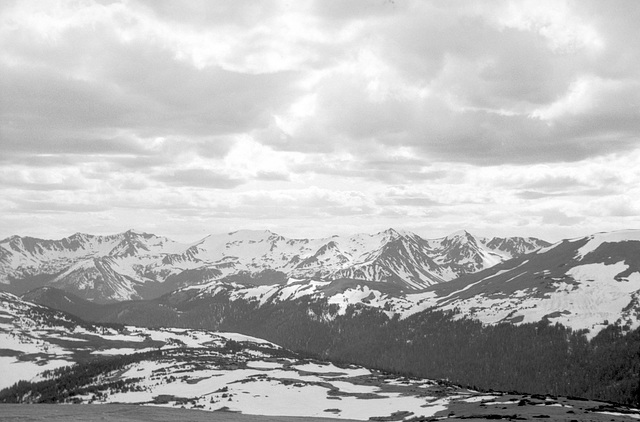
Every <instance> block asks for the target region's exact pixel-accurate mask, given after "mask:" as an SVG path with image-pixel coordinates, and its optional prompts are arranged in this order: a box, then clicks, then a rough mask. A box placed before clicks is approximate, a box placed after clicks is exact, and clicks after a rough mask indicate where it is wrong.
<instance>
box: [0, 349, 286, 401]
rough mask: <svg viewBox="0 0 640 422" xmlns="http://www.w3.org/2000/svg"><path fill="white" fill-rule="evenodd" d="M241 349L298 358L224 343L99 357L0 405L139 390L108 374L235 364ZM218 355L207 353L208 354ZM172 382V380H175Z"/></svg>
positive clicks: (26, 384)
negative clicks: (146, 365)
mask: <svg viewBox="0 0 640 422" xmlns="http://www.w3.org/2000/svg"><path fill="white" fill-rule="evenodd" d="M243 350H247V351H257V352H265V351H267V352H268V353H269V354H270V355H271V356H273V357H283V358H295V357H297V355H296V354H295V353H292V352H290V351H289V350H286V349H271V348H265V347H263V346H261V345H259V344H250V343H240V342H237V341H234V340H225V342H224V344H222V345H217V346H211V347H209V348H208V349H202V348H187V347H185V348H176V349H168V350H152V351H148V352H141V353H134V354H130V355H117V356H100V357H95V358H93V359H90V360H86V361H83V362H80V363H77V364H75V365H72V366H64V367H60V368H56V369H52V370H47V371H44V372H43V373H42V374H41V375H42V377H43V378H45V379H44V380H42V381H37V382H30V381H18V382H17V383H16V384H14V385H13V386H11V387H8V388H5V389H3V390H0V403H69V402H71V403H73V402H76V401H79V396H86V395H93V396H94V397H95V398H99V397H102V396H103V395H104V394H105V393H106V392H109V393H126V392H128V391H141V389H140V387H139V386H136V385H135V384H136V383H137V382H138V381H140V378H127V379H118V380H110V379H109V374H112V373H115V372H117V371H121V370H123V369H125V368H127V367H128V366H129V365H131V364H134V363H137V362H142V361H154V360H161V359H171V360H174V361H179V362H187V363H189V364H191V365H199V364H215V365H218V366H224V365H230V364H237V363H238V361H237V360H236V357H235V356H236V355H237V353H238V352H241V351H243ZM213 351H215V352H217V353H214V354H210V352H213ZM174 380H175V378H174Z"/></svg>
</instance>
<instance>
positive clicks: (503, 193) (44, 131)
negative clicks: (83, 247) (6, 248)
mask: <svg viewBox="0 0 640 422" xmlns="http://www.w3.org/2000/svg"><path fill="white" fill-rule="evenodd" d="M638 22H640V3H638V2H637V1H635V0H630V1H609V2H603V1H575V2H570V1H560V0H553V1H546V2H545V1H539V0H536V1H530V2H528V1H513V2H510V1H494V0H491V1H489V0H487V1H482V2H470V1H423V0H419V1H406V0H393V1H390V0H349V1H344V0H318V1H304V0H301V1H298V0H296V1H253V0H247V1H244V0H243V1H239V0H234V1H224V2H223V1H207V0H189V1H180V2H178V1H168V0H147V1H113V2H112V1H107V0H96V1H88V0H87V1H82V0H77V1H53V0H48V1H33V2H30V1H22V0H20V1H3V2H2V3H0V84H1V86H0V89H1V95H0V238H3V237H6V236H9V235H12V234H23V235H33V236H38V237H53V238H59V237H62V236H67V235H70V234H72V233H73V232H76V231H82V232H90V233H115V232H120V231H123V230H126V229H128V228H131V227H135V228H137V229H140V230H144V231H149V232H154V233H157V234H162V235H167V236H169V237H173V238H176V239H178V240H192V241H195V240H197V239H198V238H199V237H202V236H204V235H206V234H208V233H217V232H225V231H231V230H237V229H242V228H253V229H265V228H268V229H271V230H273V231H276V232H278V233H280V234H283V235H287V236H293V237H295V236H305V237H306V236H325V235H331V234H334V233H340V234H343V233H355V232H374V231H377V230H380V229H384V228H387V227H396V228H405V229H409V230H413V231H415V232H417V233H418V234H420V235H422V236H425V237H438V236H441V235H446V234H448V233H449V232H451V231H454V230H458V229H463V228H464V229H467V230H469V231H471V232H473V233H477V234H480V235H534V236H539V237H543V238H545V239H548V240H558V239H560V238H566V237H574V236H579V235H587V234H591V233H593V232H596V231H603V230H616V229H624V228H640V165H639V163H640V25H638Z"/></svg>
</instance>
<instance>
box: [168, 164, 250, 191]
mask: <svg viewBox="0 0 640 422" xmlns="http://www.w3.org/2000/svg"><path fill="white" fill-rule="evenodd" d="M155 180H158V181H161V182H163V183H166V184H167V185H170V186H180V187H197V188H207V189H233V188H235V187H238V186H240V185H241V184H243V183H244V181H243V180H239V179H234V178H233V177H230V176H229V175H226V174H222V173H220V172H218V171H215V170H209V169H183V170H174V171H173V172H169V173H165V174H161V175H158V176H156V177H155Z"/></svg>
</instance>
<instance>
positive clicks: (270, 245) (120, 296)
mask: <svg viewBox="0 0 640 422" xmlns="http://www.w3.org/2000/svg"><path fill="white" fill-rule="evenodd" d="M548 245H549V244H548V243H547V242H545V241H543V240H540V239H536V238H519V237H513V238H492V239H485V238H480V237H475V236H473V235H471V234H470V233H468V232H466V231H461V232H458V233H454V234H452V235H450V236H447V237H444V238H439V239H431V240H427V239H423V238H421V237H420V236H418V235H416V234H414V233H410V232H406V231H403V232H400V231H396V230H393V229H389V230H386V231H383V232H379V233H375V234H357V235H353V236H333V237H330V238H323V239H288V238H285V237H283V236H280V235H278V234H276V233H272V232H270V231H247V230H244V231H237V232H232V233H226V234H220V235H210V236H207V237H205V238H204V239H201V240H199V241H197V242H195V243H192V244H181V243H178V242H175V241H172V240H170V239H167V238H165V237H161V236H156V235H153V234H148V233H141V232H137V231H134V230H129V231H127V232H124V233H120V234H116V235H111V236H94V235H89V234H82V233H76V234H74V235H72V236H70V237H67V238H64V239H60V240H45V239H36V238H31V237H20V236H12V237H9V238H7V239H4V240H2V241H0V287H3V288H4V289H5V290H7V291H10V292H13V293H18V294H21V293H25V292H26V291H28V290H31V289H33V288H37V287H42V286H51V287H57V288H61V289H63V290H66V291H69V292H72V293H75V294H77V295H78V296H80V297H83V298H85V299H89V300H92V301H95V302H98V303H104V302H113V301H122V300H132V299H151V298H154V297H157V296H160V295H161V294H164V293H167V292H170V291H173V290H175V289H177V288H180V287H185V286H188V285H195V284H199V283H202V282H208V281H213V280H222V279H230V278H233V279H234V280H236V281H246V282H249V281H250V282H252V283H254V284H255V283H259V284H277V283H285V282H286V281H287V280H289V279H292V278H293V279H309V278H316V279H322V280H336V279H341V278H349V279H356V280H364V281H373V282H383V283H388V284H393V285H395V286H398V287H399V288H400V289H402V290H407V291H412V290H413V291H417V290H421V289H424V288H426V287H429V286H432V285H435V284H439V283H442V282H445V281H450V280H452V279H454V278H457V277H459V276H461V275H464V274H469V273H475V272H477V271H480V270H483V269H485V268H489V267H491V266H493V265H495V264H497V263H500V262H503V261H505V260H508V259H511V258H514V257H518V256H521V255H523V254H525V253H528V252H532V251H535V250H537V249H539V248H541V247H546V246H548Z"/></svg>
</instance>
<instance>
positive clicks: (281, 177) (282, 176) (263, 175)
mask: <svg viewBox="0 0 640 422" xmlns="http://www.w3.org/2000/svg"><path fill="white" fill-rule="evenodd" d="M255 178H256V179H257V180H264V181H285V182H287V181H289V180H291V177H290V176H289V174H287V173H278V172H274V171H259V172H258V173H257V174H256V177H255Z"/></svg>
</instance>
